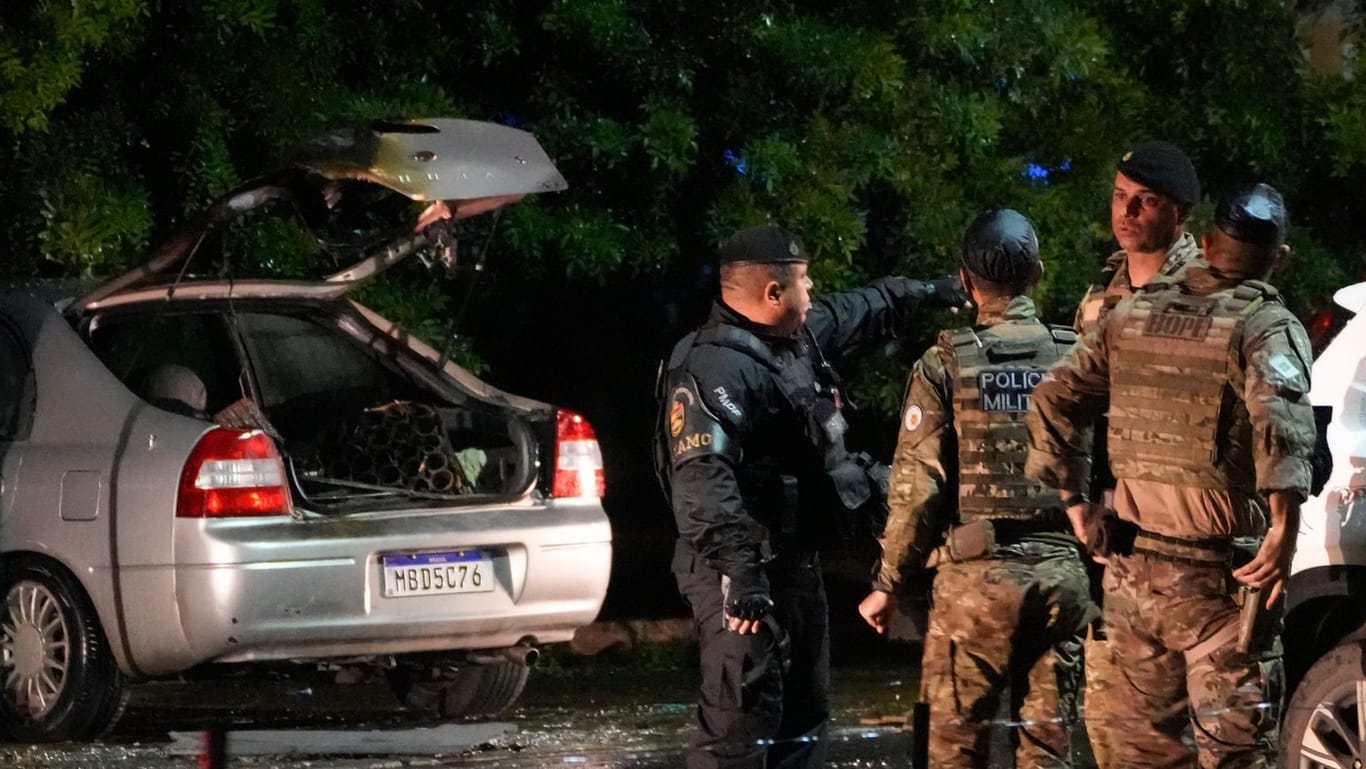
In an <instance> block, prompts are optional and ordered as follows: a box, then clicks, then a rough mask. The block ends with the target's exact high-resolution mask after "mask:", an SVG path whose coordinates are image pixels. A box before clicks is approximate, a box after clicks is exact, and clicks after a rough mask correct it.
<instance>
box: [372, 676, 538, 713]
mask: <svg viewBox="0 0 1366 769" xmlns="http://www.w3.org/2000/svg"><path fill="white" fill-rule="evenodd" d="M530 675H531V668H529V667H527V666H526V665H521V664H518V663H515V662H494V663H489V664H483V665H470V666H468V667H458V668H446V669H444V670H442V671H441V675H440V677H439V678H436V679H433V680H420V681H413V680H411V679H408V678H407V677H406V676H404V677H400V678H397V679H394V688H395V694H397V695H398V697H399V699H401V700H403V702H404V704H406V705H407V706H408V707H411V708H415V709H417V710H423V711H426V712H429V713H432V714H434V715H437V716H439V717H441V718H443V719H446V720H448V721H454V720H459V719H466V718H479V717H484V716H493V715H497V714H498V713H501V712H502V711H504V710H506V709H507V707H508V706H509V705H511V704H512V703H513V702H515V701H516V700H517V698H518V697H519V696H521V694H522V690H523V689H524V688H526V682H527V678H528V677H530Z"/></svg>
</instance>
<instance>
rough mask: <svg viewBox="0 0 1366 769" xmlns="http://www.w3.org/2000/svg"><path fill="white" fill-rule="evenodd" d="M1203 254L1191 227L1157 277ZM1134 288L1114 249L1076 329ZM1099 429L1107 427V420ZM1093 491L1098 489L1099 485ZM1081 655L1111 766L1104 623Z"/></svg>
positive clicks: (1096, 731)
mask: <svg viewBox="0 0 1366 769" xmlns="http://www.w3.org/2000/svg"><path fill="white" fill-rule="evenodd" d="M1199 256H1200V246H1199V244H1198V243H1196V241H1195V238H1194V237H1193V236H1192V235H1191V234H1190V233H1188V232H1186V233H1182V234H1181V237H1180V238H1178V239H1177V240H1176V242H1175V243H1173V244H1172V246H1171V248H1169V249H1167V260H1166V261H1165V262H1163V263H1162V267H1161V268H1159V269H1158V271H1157V275H1156V276H1155V278H1173V277H1176V276H1178V275H1179V274H1180V272H1181V269H1182V268H1184V267H1185V266H1186V263H1187V262H1189V261H1190V260H1192V259H1195V258H1197V257H1199ZM1133 292H1134V286H1133V283H1132V282H1131V281H1130V280H1129V262H1128V254H1126V253H1125V252H1124V251H1116V252H1115V253H1113V254H1111V255H1110V258H1109V259H1107V260H1106V261H1105V268H1104V269H1103V270H1101V273H1100V276H1099V278H1098V279H1097V280H1096V282H1094V283H1092V284H1091V285H1090V286H1089V287H1088V288H1087V289H1086V295H1085V296H1083V297H1082V299H1081V304H1080V305H1078V306H1077V314H1076V318H1075V319H1074V320H1073V327H1074V328H1075V329H1076V330H1077V333H1078V334H1085V333H1086V332H1088V331H1091V330H1092V329H1094V328H1096V326H1097V325H1099V324H1100V319H1101V317H1102V316H1103V315H1104V314H1105V313H1106V312H1108V311H1109V309H1110V308H1112V307H1114V306H1115V305H1116V304H1119V302H1120V300H1122V299H1123V298H1124V297H1126V296H1129V295H1130V294H1132V293H1133ZM1100 429H1101V430H1103V429H1104V427H1103V422H1102V426H1101V428H1100ZM1098 438H1099V441H1098V445H1097V447H1096V451H1097V452H1098V454H1099V453H1104V451H1105V446H1104V434H1103V433H1102V434H1101V435H1100V436H1098ZM1108 475H1109V474H1108V472H1104V473H1102V476H1103V477H1102V478H1101V479H1099V480H1098V481H1097V483H1098V484H1099V485H1100V486H1102V487H1105V489H1106V490H1108V489H1109V488H1112V487H1113V483H1114V479H1112V478H1109V477H1108ZM1092 491H1093V492H1096V491H1098V489H1092ZM1088 568H1089V569H1090V570H1091V571H1092V573H1093V578H1094V589H1095V590H1097V591H1099V589H1100V582H1101V574H1102V573H1103V571H1104V569H1103V568H1102V567H1100V566H1099V565H1097V564H1094V563H1091V564H1088ZM1096 598H1097V599H1098V600H1099V598H1100V596H1099V595H1097V596H1096ZM1083 656H1084V657H1085V660H1086V664H1085V669H1086V685H1085V687H1084V691H1083V694H1082V708H1081V712H1082V719H1083V720H1084V721H1085V723H1086V737H1087V739H1088V740H1089V741H1090V743H1091V753H1092V755H1093V756H1094V757H1095V761H1096V766H1097V767H1098V769H1112V763H1111V761H1110V754H1111V749H1110V740H1109V735H1110V728H1109V723H1110V721H1111V719H1112V713H1116V714H1119V715H1121V716H1122V714H1123V713H1124V712H1125V710H1126V709H1127V705H1126V704H1125V703H1123V702H1120V703H1117V704H1116V703H1112V702H1111V697H1110V682H1111V681H1113V680H1115V679H1116V678H1118V676H1119V671H1117V670H1116V669H1115V666H1114V662H1113V661H1112V659H1111V656H1110V650H1109V649H1108V648H1106V646H1105V634H1104V632H1103V630H1102V628H1101V626H1100V623H1094V624H1092V625H1091V627H1090V628H1089V629H1088V630H1087V633H1086V641H1085V643H1084V653H1083Z"/></svg>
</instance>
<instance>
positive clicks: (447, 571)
mask: <svg viewBox="0 0 1366 769" xmlns="http://www.w3.org/2000/svg"><path fill="white" fill-rule="evenodd" d="M380 565H381V566H382V567H383V568H384V597H385V598H406V597H408V596H414V595H444V594H447V593H487V592H489V591H491V590H493V559H492V557H491V556H490V554H489V553H485V552H482V551H479V550H462V551H459V552H454V553H416V554H414V555H386V556H382V557H381V558H380Z"/></svg>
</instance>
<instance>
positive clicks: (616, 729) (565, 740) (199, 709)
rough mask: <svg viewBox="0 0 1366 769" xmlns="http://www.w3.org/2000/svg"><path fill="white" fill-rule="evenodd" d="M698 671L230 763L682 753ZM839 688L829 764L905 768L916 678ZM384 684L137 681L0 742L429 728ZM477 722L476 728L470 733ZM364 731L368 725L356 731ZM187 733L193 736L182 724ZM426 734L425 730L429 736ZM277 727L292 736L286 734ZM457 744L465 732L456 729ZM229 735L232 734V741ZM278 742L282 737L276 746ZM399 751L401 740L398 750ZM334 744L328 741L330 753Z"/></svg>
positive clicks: (633, 677) (577, 685)
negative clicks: (67, 730)
mask: <svg viewBox="0 0 1366 769" xmlns="http://www.w3.org/2000/svg"><path fill="white" fill-rule="evenodd" d="M695 676H696V672H695V671H694V670H686V669H685V670H677V669H673V670H670V669H661V670H657V671H650V670H641V669H638V668H635V667H627V668H604V669H602V670H599V671H592V670H589V671H584V670H575V671H570V672H565V671H559V672H550V673H546V674H539V675H538V674H537V673H533V674H532V677H531V681H530V683H529V684H528V686H527V690H526V692H525V693H524V694H523V696H522V698H521V699H520V700H519V701H518V702H517V704H515V705H514V706H513V707H512V708H511V709H509V711H507V712H505V713H503V714H502V715H501V716H499V717H498V718H497V719H494V720H493V721H494V723H484V724H475V725H470V726H468V727H465V728H466V729H467V730H470V731H471V732H472V733H475V734H476V736H477V737H478V738H479V741H477V742H475V743H474V744H470V745H468V746H463V745H451V746H450V747H449V748H447V749H441V748H433V747H431V746H427V747H424V748H423V749H421V750H420V751H415V752H409V753H402V752H400V753H392V752H390V748H388V747H386V748H385V749H383V750H377V751H376V752H375V753H371V754H368V755H345V754H341V755H338V754H316V753H314V754H307V755H231V756H230V757H229V760H228V762H227V766H229V767H243V768H244V769H245V768H247V767H251V768H253V769H273V768H274V767H281V769H283V768H284V767H290V768H291V769H296V768H297V767H316V768H318V769H333V768H335V769H342V768H345V769H362V768H364V769H398V768H400V767H453V766H473V767H481V768H484V769H530V768H532V767H571V768H572V769H579V768H580V767H583V768H585V769H588V768H591V767H613V768H618V767H619V768H622V769H625V768H627V767H630V768H631V769H653V768H655V767H659V768H661V769H662V768H663V767H677V766H681V765H682V753H683V746H684V744H685V743H686V741H687V737H688V734H689V732H690V730H691V728H692V723H693V721H692V719H693V710H692V705H691V701H692V697H693V687H694V685H695V684H694V681H695ZM835 686H836V695H835V696H836V700H835V711H834V716H833V720H832V724H831V730H830V740H831V746H830V755H831V761H830V766H831V767H908V766H910V758H909V755H910V753H909V751H910V750H911V738H910V733H909V732H908V731H906V730H904V729H902V728H901V726H900V724H897V723H874V722H875V721H878V720H888V721H890V720H893V719H896V718H899V717H901V716H904V715H905V713H906V711H908V710H909V709H910V703H911V701H912V700H913V699H914V697H913V695H914V686H915V681H914V680H913V679H906V678H903V676H902V672H901V671H899V670H897V669H896V668H895V667H887V666H878V667H860V668H841V669H837V670H836V671H835ZM396 709H397V705H396V703H395V702H394V701H393V699H392V697H391V696H390V695H389V694H388V692H387V691H384V690H383V689H382V688H376V687H369V688H361V689H357V688H356V687H354V686H350V687H338V686H331V685H328V686H308V687H301V686H298V685H296V684H292V683H289V682H259V681H253V682H250V683H246V682H230V683H224V682H214V683H209V682H202V683H194V684H181V683H176V684H163V683H159V684H152V685H144V686H142V687H139V688H138V689H137V690H136V691H135V693H134V698H133V700H132V702H131V703H130V707H129V711H128V713H127V715H126V716H125V718H124V720H123V722H122V723H121V725H120V727H119V728H118V729H117V730H116V731H115V732H114V734H113V735H111V736H110V737H108V738H106V739H104V740H102V741H98V742H91V743H59V744H53V745H42V746H27V745H22V746H21V745H0V766H4V767H6V769H39V768H42V769H49V768H52V769H84V768H85V767H92V768H93V767H98V768H99V769H119V768H127V769H132V768H133V767H137V768H138V769H170V768H171V767H193V766H196V764H197V759H196V757H195V756H194V755H192V754H189V753H188V752H187V751H186V750H185V747H184V745H183V744H182V745H177V743H176V742H175V741H174V740H173V738H172V736H171V735H172V733H174V732H181V733H193V732H194V731H195V730H196V729H198V728H199V727H200V726H202V725H203V724H205V723H209V722H218V723H220V724H226V725H227V726H228V728H229V729H230V730H234V731H230V740H231V738H232V735H235V734H249V733H252V731H253V730H266V729H269V730H278V729H297V730H302V731H301V732H300V733H299V738H298V739H297V740H294V742H297V743H302V742H304V741H305V739H307V740H309V741H312V740H316V739H318V738H319V735H318V734H317V731H318V730H327V731H328V732H329V734H324V735H321V738H322V739H323V740H324V741H328V740H331V741H333V744H334V745H335V749H336V750H337V751H343V752H344V751H348V750H350V749H351V748H349V747H348V745H349V744H354V743H355V742H356V741H357V740H358V739H372V738H373V735H374V734H375V731H374V730H400V731H396V732H390V735H391V736H392V737H393V738H394V739H393V740H392V741H391V742H393V741H396V742H398V743H399V744H400V745H401V744H402V743H403V742H405V741H408V742H412V743H416V742H417V741H418V739H419V736H420V733H417V732H408V731H402V730H411V729H422V728H425V727H431V726H433V724H432V723H430V722H429V721H425V720H424V719H423V718H422V717H421V716H418V715H416V714H412V713H404V712H402V711H397V712H396ZM476 730H482V731H481V732H477V731H476ZM360 733H364V734H363V735H362V734H360ZM183 736H184V737H189V734H183ZM428 736H430V735H428ZM286 739H288V738H287V737H286ZM452 742H470V740H465V739H454V738H453V739H452ZM230 745H231V742H230ZM281 749H282V750H286V749H288V748H281ZM399 749H400V750H401V749H402V748H399ZM329 753H332V751H329Z"/></svg>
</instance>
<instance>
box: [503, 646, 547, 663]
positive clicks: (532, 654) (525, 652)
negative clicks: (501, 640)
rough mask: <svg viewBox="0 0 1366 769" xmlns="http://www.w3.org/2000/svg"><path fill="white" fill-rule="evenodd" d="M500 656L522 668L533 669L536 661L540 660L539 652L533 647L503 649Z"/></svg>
mask: <svg viewBox="0 0 1366 769" xmlns="http://www.w3.org/2000/svg"><path fill="white" fill-rule="evenodd" d="M502 655H503V657H505V658H506V659H508V660H510V661H511V662H513V663H515V664H518V665H521V666H522V667H526V668H534V667H536V661H537V660H539V659H540V658H541V650H540V649H537V648H536V647H535V646H528V645H526V644H518V645H516V646H509V647H508V648H506V649H504V650H503V651H502Z"/></svg>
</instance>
